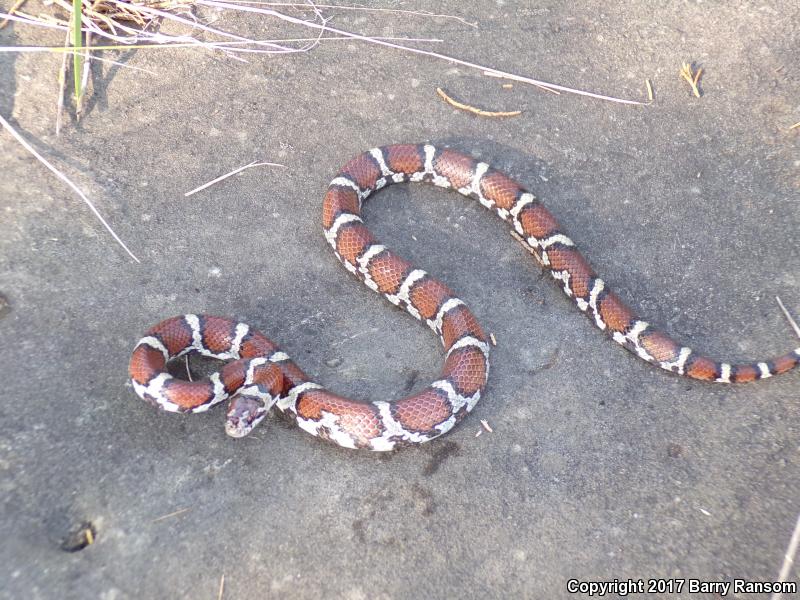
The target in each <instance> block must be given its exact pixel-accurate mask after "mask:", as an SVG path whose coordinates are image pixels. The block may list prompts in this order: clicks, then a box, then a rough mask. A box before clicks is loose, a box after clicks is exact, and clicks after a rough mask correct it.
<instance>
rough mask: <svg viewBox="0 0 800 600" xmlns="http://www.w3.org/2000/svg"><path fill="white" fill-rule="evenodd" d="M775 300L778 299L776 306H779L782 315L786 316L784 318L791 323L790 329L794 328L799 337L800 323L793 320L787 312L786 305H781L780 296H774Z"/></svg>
mask: <svg viewBox="0 0 800 600" xmlns="http://www.w3.org/2000/svg"><path fill="white" fill-rule="evenodd" d="M775 300H777V301H778V306H780V307H781V310H782V311H783V316H784V317H786V320H787V321H789V325H791V327H792V329H794V332H795V334H797V337H799V338H800V325H798V324H797V321H795V320H794V319H793V318H792V315H790V314H789V311H788V310H786V307H785V306H784V305H783V301H782V300H781V297H780V296H775Z"/></svg>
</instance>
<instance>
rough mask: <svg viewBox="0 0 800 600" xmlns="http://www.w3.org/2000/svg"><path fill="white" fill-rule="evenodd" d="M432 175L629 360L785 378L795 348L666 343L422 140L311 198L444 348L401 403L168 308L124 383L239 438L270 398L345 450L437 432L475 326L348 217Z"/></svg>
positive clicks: (516, 207) (545, 222)
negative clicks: (194, 359) (183, 360)
mask: <svg viewBox="0 0 800 600" xmlns="http://www.w3.org/2000/svg"><path fill="white" fill-rule="evenodd" d="M403 182H423V183H432V184H433V185H436V186H438V187H443V188H449V189H454V190H456V191H458V192H459V193H460V194H462V195H464V196H467V197H470V198H474V199H476V200H478V202H480V203H481V204H482V205H483V206H485V207H486V208H488V209H490V210H491V211H493V212H494V213H495V214H497V215H498V216H499V217H500V218H501V219H502V220H504V221H506V222H507V223H508V224H509V225H510V226H511V227H512V228H513V230H514V233H515V236H516V237H517V238H518V239H520V241H521V242H522V243H523V244H524V245H525V246H526V248H527V249H528V250H529V251H530V252H531V253H532V254H533V255H534V256H535V257H536V259H537V260H538V262H539V263H540V264H541V265H542V267H543V268H544V269H545V270H546V271H547V272H549V273H550V275H551V276H552V278H553V279H554V280H555V281H556V282H557V284H558V286H559V287H560V288H561V289H563V291H564V293H565V294H566V295H567V297H568V298H570V299H571V300H572V302H573V303H575V305H576V306H577V307H578V309H579V310H580V311H581V312H583V313H584V314H585V315H586V316H587V317H588V318H589V320H590V321H591V322H592V323H594V324H595V325H596V326H597V327H598V328H599V329H601V330H602V331H605V332H606V333H607V334H608V335H609V336H610V337H611V339H613V340H614V341H615V342H617V343H618V344H620V345H621V346H623V347H624V348H626V349H627V350H629V351H631V352H632V353H634V354H635V355H636V356H638V357H639V358H641V359H642V360H644V361H646V362H648V363H651V364H653V365H656V366H658V367H660V368H662V369H664V370H667V371H670V372H672V373H676V374H678V375H681V376H683V377H688V378H691V379H699V380H703V381H710V382H720V383H743V382H750V381H755V380H758V379H765V378H768V377H771V376H773V375H777V374H780V373H785V372H787V371H790V370H792V369H793V368H795V367H796V366H797V365H798V363H800V348H797V349H795V350H793V351H791V352H788V353H786V354H784V355H782V356H779V357H777V358H774V359H772V360H765V361H756V362H752V363H744V364H731V363H729V362H721V361H717V360H713V359H711V358H708V357H706V356H703V355H702V354H698V353H696V352H694V351H693V350H692V349H691V348H688V347H686V346H683V345H681V344H678V343H677V342H676V341H674V340H673V339H672V338H671V337H669V336H668V335H667V334H665V333H664V332H662V331H660V330H658V329H656V328H655V327H653V326H651V325H650V324H649V323H648V322H647V321H644V320H642V319H640V318H639V317H637V316H636V315H635V314H634V313H633V311H632V310H631V309H630V308H628V306H626V305H625V303H624V302H623V301H622V300H621V299H620V298H619V297H618V296H617V295H616V294H615V293H614V292H612V291H611V290H610V289H609V287H608V286H607V285H606V283H605V282H604V281H603V280H602V279H601V278H600V277H598V276H597V274H596V273H595V272H594V271H593V269H592V268H591V266H590V265H589V263H588V262H587V260H586V259H585V258H584V257H583V255H582V254H581V253H580V252H579V251H578V249H577V248H576V247H575V244H574V243H573V241H572V240H571V239H570V238H569V237H568V236H567V235H566V234H565V233H564V232H563V231H562V229H561V227H560V226H559V224H558V222H557V221H556V219H555V218H554V217H553V215H552V214H551V213H550V212H549V211H548V210H547V209H546V208H545V207H544V206H543V205H542V204H541V203H540V202H539V201H538V200H537V199H536V198H535V197H534V195H533V194H531V193H530V192H528V191H527V190H525V189H524V188H523V187H522V186H521V185H520V184H519V183H517V182H516V181H514V180H513V179H511V178H510V177H509V176H508V175H506V174H505V173H503V172H501V171H499V170H496V169H493V168H492V167H490V166H489V165H487V164H486V163H483V162H480V161H477V160H475V159H474V158H472V157H470V156H468V155H466V154H463V153H461V152H458V151H456V150H452V149H449V148H437V147H435V146H433V145H429V144H400V145H391V146H385V147H382V148H374V149H372V150H369V151H368V152H365V153H363V154H361V155H359V156H357V157H356V158H354V159H353V160H351V161H350V162H349V163H347V164H346V165H345V166H344V167H343V168H342V169H341V171H340V172H339V173H338V174H337V175H336V177H335V178H334V179H333V181H331V183H330V185H329V187H328V190H327V193H326V194H325V198H324V201H323V211H322V222H323V228H324V232H325V238H326V239H327V241H328V243H329V244H330V245H331V247H332V248H333V251H334V253H335V254H336V257H337V258H338V259H339V261H340V262H341V263H342V264H343V265H344V267H345V268H346V269H347V270H348V271H350V272H351V273H352V274H353V275H355V276H356V277H357V278H358V279H360V280H361V281H362V282H364V284H365V285H367V287H369V288H370V289H372V290H374V291H376V292H377V293H379V294H381V295H382V296H384V297H385V298H386V299H387V300H389V302H391V303H392V304H394V305H396V306H399V307H401V308H403V309H404V310H406V311H407V312H408V313H410V314H411V315H413V316H414V317H415V318H417V319H420V320H422V321H424V322H425V323H426V324H427V325H428V326H429V327H430V328H431V329H432V330H433V331H434V333H436V335H437V336H438V337H439V340H440V341H441V343H442V345H443V347H444V353H445V357H444V367H443V369H442V373H441V376H440V377H439V378H438V379H437V380H436V381H434V382H432V383H431V384H430V385H428V386H427V387H426V388H425V389H423V390H421V391H420V392H418V393H416V394H413V395H411V396H408V397H406V398H403V399H400V400H396V401H393V402H388V401H382V400H380V401H362V400H354V399H350V398H345V397H343V396H339V395H336V394H334V393H332V392H330V391H328V390H326V389H325V388H324V387H322V386H321V385H319V384H317V383H315V382H313V381H311V380H310V379H309V378H308V377H307V376H306V375H305V374H304V373H303V371H302V370H301V369H300V368H299V367H298V366H297V365H296V364H295V363H294V362H292V360H291V359H290V358H289V356H288V355H287V354H286V353H285V352H283V351H281V350H280V348H278V346H277V345H276V344H275V343H274V342H272V341H271V340H269V339H268V338H267V337H266V336H264V335H263V334H262V333H260V332H259V331H257V330H255V329H253V328H252V327H250V326H248V325H247V324H245V323H240V322H237V321H233V320H230V319H226V318H222V317H214V316H209V315H182V316H178V317H173V318H171V319H167V320H165V321H162V322H161V323H159V324H157V325H155V326H154V327H152V328H151V329H150V330H149V331H148V332H147V333H146V334H145V336H144V337H143V338H142V339H141V340H140V341H139V343H138V344H137V345H136V347H135V348H134V351H133V354H132V357H131V361H130V369H129V371H130V377H131V383H132V385H133V389H134V390H135V392H136V393H137V394H138V395H139V396H140V397H141V398H143V399H144V400H146V401H148V402H150V403H152V404H153V405H155V406H156V407H158V408H160V409H162V410H166V411H170V412H204V411H206V410H208V409H209V408H210V407H211V406H213V405H215V404H218V403H220V402H222V401H224V400H226V399H230V403H229V406H228V409H227V418H226V424H225V428H226V431H227V433H228V434H229V435H231V436H233V437H242V436H244V435H247V434H248V433H249V432H250V431H252V429H253V428H254V427H255V426H256V425H257V424H258V423H259V422H260V421H261V420H262V419H263V418H264V417H265V415H266V414H267V412H268V411H269V409H270V408H271V407H272V406H276V407H277V408H278V409H279V410H281V411H283V412H284V413H287V414H289V415H291V416H292V417H294V418H295V419H296V421H297V424H298V425H299V426H300V428H302V429H304V430H305V431H307V432H309V433H311V434H312V435H315V436H318V437H320V438H322V439H325V440H328V441H331V442H333V443H335V444H338V445H340V446H343V447H346V448H366V449H370V450H392V449H394V448H397V447H400V446H406V445H411V444H419V443H422V442H427V441H429V440H432V439H433V438H436V437H438V436H440V435H442V434H444V433H446V432H448V431H450V430H451V429H452V428H453V427H454V426H455V425H456V424H457V423H458V422H459V421H461V420H462V419H463V418H464V416H465V415H466V414H467V413H469V412H470V411H471V410H472V409H473V408H474V407H475V404H476V403H477V402H478V400H480V398H481V394H482V393H483V390H484V387H485V385H486V381H487V377H488V374H489V348H490V345H489V343H488V340H487V337H486V334H485V333H484V332H483V330H482V329H481V327H480V325H479V324H478V321H477V319H476V318H475V315H474V314H473V313H472V311H471V310H470V309H469V308H468V307H467V306H466V304H465V303H464V302H463V301H462V300H460V299H459V298H458V297H457V296H456V295H455V294H454V293H453V292H452V291H451V290H450V289H449V288H448V287H447V286H446V285H444V284H443V283H442V282H440V281H439V280H437V279H436V278H434V277H433V276H431V275H430V274H428V273H426V272H425V271H423V270H422V269H418V268H416V267H415V266H414V265H412V264H411V263H410V262H408V261H407V260H405V259H403V258H402V257H400V256H398V255H397V254H395V253H394V252H392V251H391V250H390V249H389V248H387V247H386V246H384V245H383V244H381V243H380V242H379V241H378V240H377V239H376V238H375V237H374V236H373V235H372V233H371V232H370V231H369V229H368V228H367V227H366V225H365V224H364V222H363V220H362V218H361V206H362V203H363V201H364V200H365V199H366V198H367V197H368V196H369V195H370V194H372V193H373V192H375V191H377V190H380V189H381V188H383V187H386V186H387V185H391V184H393V183H403ZM189 352H198V353H200V354H203V355H205V356H209V357H213V358H218V359H223V360H229V361H231V362H228V363H227V364H225V365H224V367H223V368H222V369H221V370H220V371H219V372H217V373H213V374H212V375H211V376H210V377H208V378H206V379H203V380H200V381H195V382H191V381H184V380H181V379H177V378H175V377H174V376H172V375H171V374H169V373H168V372H167V370H166V365H167V362H168V361H170V360H172V359H174V358H176V357H178V356H181V355H183V354H186V353H189Z"/></svg>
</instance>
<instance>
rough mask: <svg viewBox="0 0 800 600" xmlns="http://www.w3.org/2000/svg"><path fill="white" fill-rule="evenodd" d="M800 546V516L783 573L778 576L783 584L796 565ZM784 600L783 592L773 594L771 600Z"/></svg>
mask: <svg viewBox="0 0 800 600" xmlns="http://www.w3.org/2000/svg"><path fill="white" fill-rule="evenodd" d="M798 546H800V516H798V517H797V523H796V524H795V526H794V532H793V533H792V538H791V539H790V540H789V547H788V548H787V549H786V554H785V555H784V557H783V565H782V566H781V572H780V573H779V574H778V581H779V582H780V583H783V582H784V581H786V580H787V579H788V578H789V573H790V571H791V570H792V565H793V564H794V557H795V555H796V554H797V547H798ZM781 598H783V593H782V592H775V593H774V594H772V596H771V598H770V600H780V599H781Z"/></svg>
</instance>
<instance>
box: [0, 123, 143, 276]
mask: <svg viewBox="0 0 800 600" xmlns="http://www.w3.org/2000/svg"><path fill="white" fill-rule="evenodd" d="M0 125H2V126H3V129H5V130H6V131H8V132H9V133H10V134H11V136H12V137H13V138H14V139H15V140H17V141H18V142H19V143H20V144H21V145H22V147H23V148H25V150H27V151H28V152H30V153H31V154H33V156H34V157H35V158H36V160H38V161H39V162H40V163H42V164H43V165H44V166H45V167H47V168H48V169H49V170H50V171H51V172H52V173H53V174H54V175H55V176H56V177H58V178H59V179H60V180H61V181H63V182H64V183H66V184H67V185H68V186H69V187H70V188H71V189H72V191H73V192H75V193H76V194H78V196H80V198H81V200H83V201H84V203H86V206H88V207H89V210H91V211H92V213H94V216H95V217H97V219H98V220H99V221H100V223H102V224H103V227H105V228H106V230H107V231H108V232H109V233H110V234H111V237H113V238H114V239H115V240H116V242H117V243H118V244H119V245H120V246H122V249H123V250H125V252H127V253H128V256H130V257H131V258H132V259H133V260H135V261H136V262H137V263H138V262H141V261H140V260H139V259H138V258H136V255H135V254H134V253H133V252H131V251H130V249H129V248H128V247H127V246H126V245H125V242H123V241H122V240H121V239H120V237H119V236H118V235H117V234H116V233H115V232H114V230H113V229H111V225H109V224H108V223H107V222H106V220H105V219H104V218H103V215H101V214H100V213H99V212H98V210H97V209H96V208H95V207H94V204H92V202H91V200H89V198H87V197H86V194H84V193H83V191H81V189H80V188H79V187H78V186H77V185H75V184H74V183H72V181H71V180H70V179H69V178H68V177H67V176H66V175H64V174H63V173H62V172H61V171H59V170H58V169H56V168H55V167H54V166H53V165H51V164H50V163H49V162H48V161H47V159H45V158H44V157H43V156H42V155H41V154H39V153H38V152H37V151H36V149H35V148H34V147H33V146H31V145H30V144H29V143H28V142H27V141H26V140H25V138H23V137H22V136H21V135H20V134H19V133H17V130H16V129H14V128H13V127H12V126H11V124H10V123H9V122H8V121H6V120H5V119H4V118H3V117H2V115H0Z"/></svg>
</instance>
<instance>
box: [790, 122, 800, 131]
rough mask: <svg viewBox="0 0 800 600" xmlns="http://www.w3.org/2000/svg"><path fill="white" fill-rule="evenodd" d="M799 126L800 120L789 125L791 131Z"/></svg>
mask: <svg viewBox="0 0 800 600" xmlns="http://www.w3.org/2000/svg"><path fill="white" fill-rule="evenodd" d="M798 127H800V121H798V122H797V123H795V124H794V125H792V126H791V127H789V131H791V130H792V129H797V128H798Z"/></svg>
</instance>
